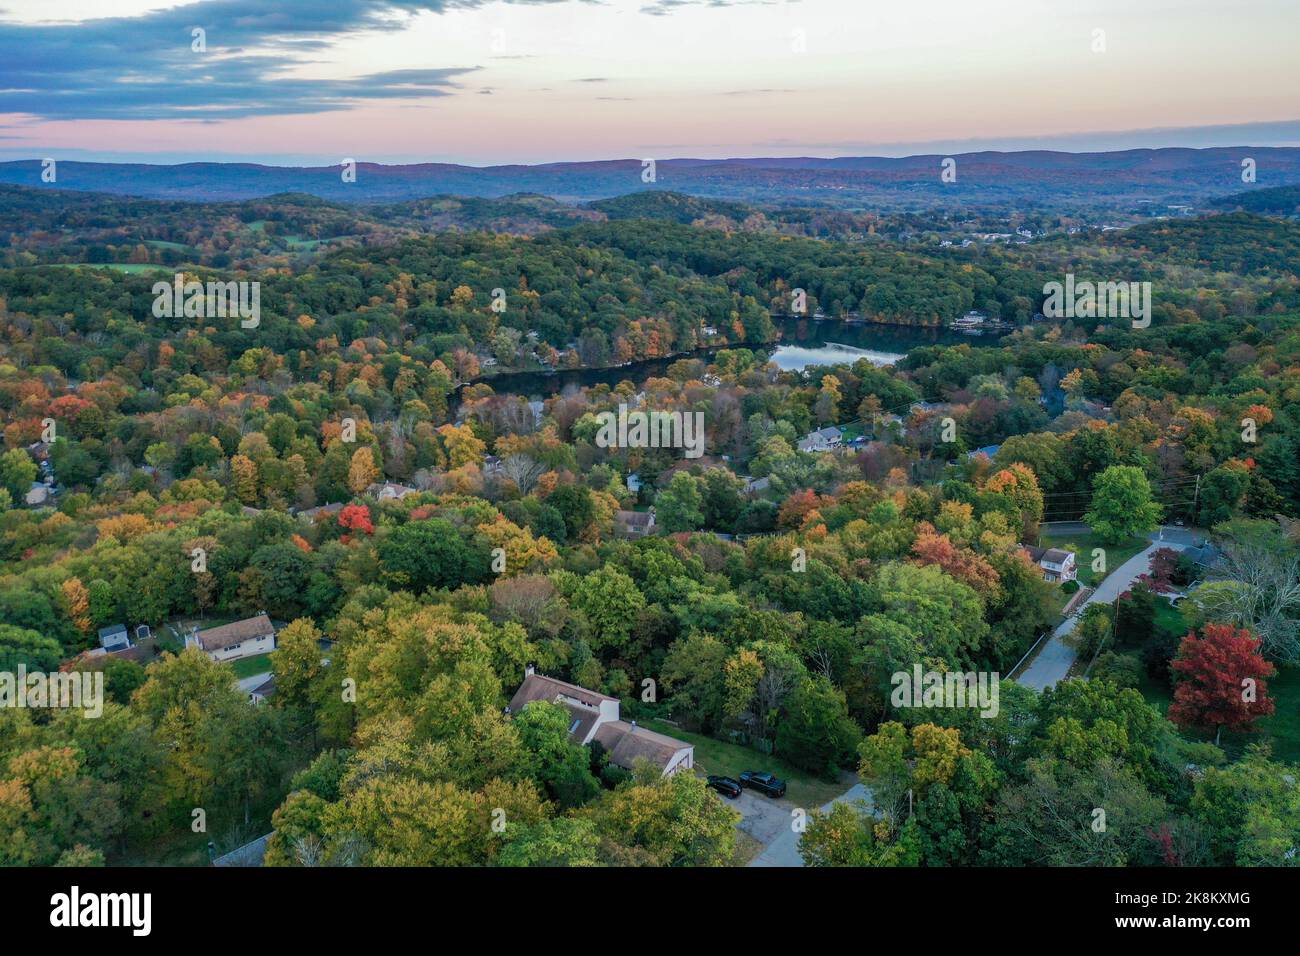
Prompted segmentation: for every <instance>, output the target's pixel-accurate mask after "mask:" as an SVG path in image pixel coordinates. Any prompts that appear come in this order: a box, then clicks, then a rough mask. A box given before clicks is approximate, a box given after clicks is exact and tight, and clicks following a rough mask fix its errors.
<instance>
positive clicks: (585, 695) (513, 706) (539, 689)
mask: <svg viewBox="0 0 1300 956" xmlns="http://www.w3.org/2000/svg"><path fill="white" fill-rule="evenodd" d="M557 697H568V698H570V699H572V700H576V701H581V702H582V703H584V704H586V705H588V706H589V707H599V706H600V705H601V702H602V701H609V700H613V701H616V700H618V698H616V697H607V696H606V695H604V694H598V693H596V691H594V690H587V688H585V687H579V686H578V685H577V684H570V683H569V682H568V681H562V680H557V679H555V678H554V677H546V676H544V675H542V674H529V675H528V676H527V677H525V678H524V682H523V683H522V684H520V685H519V689H518V690H517V691H515V696H514V697H512V698H510V713H512V714H517V713H519V711H521V710H523V709H524V707H525V706H526V705H527V704H530V703H532V702H533V701H535V700H545V701H549V702H550V703H554V702H555V699H556V698H557Z"/></svg>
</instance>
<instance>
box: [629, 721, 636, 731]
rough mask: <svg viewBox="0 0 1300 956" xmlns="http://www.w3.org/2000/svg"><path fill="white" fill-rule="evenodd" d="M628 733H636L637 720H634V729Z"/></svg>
mask: <svg viewBox="0 0 1300 956" xmlns="http://www.w3.org/2000/svg"><path fill="white" fill-rule="evenodd" d="M628 733H629V734H634V733H636V721H635V720H634V721H632V729H631V730H629V731H628Z"/></svg>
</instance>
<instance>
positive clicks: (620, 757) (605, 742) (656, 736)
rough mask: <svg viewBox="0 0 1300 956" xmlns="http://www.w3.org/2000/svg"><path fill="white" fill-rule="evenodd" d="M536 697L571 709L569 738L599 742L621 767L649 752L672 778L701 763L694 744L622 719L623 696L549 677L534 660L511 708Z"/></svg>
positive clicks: (628, 767) (519, 707)
mask: <svg viewBox="0 0 1300 956" xmlns="http://www.w3.org/2000/svg"><path fill="white" fill-rule="evenodd" d="M535 700H544V701H547V702H549V703H552V704H558V705H559V706H561V707H563V708H565V709H566V710H567V711H568V712H569V716H570V718H571V720H570V722H569V739H570V740H572V741H573V742H574V743H576V744H583V745H588V744H591V743H599V744H600V745H601V746H602V747H603V748H604V749H605V753H606V754H607V755H608V757H609V762H610V763H612V764H614V765H615V766H616V767H622V768H623V769H624V770H631V769H632V765H633V763H634V762H635V761H636V760H637V758H639V757H644V758H645V759H646V760H648V761H650V763H652V764H653V765H654V766H656V767H658V768H659V769H660V771H661V772H662V774H663V775H664V776H665V777H667V776H671V775H672V774H675V773H677V772H678V771H679V770H690V769H691V768H692V767H694V766H695V748H694V747H693V746H691V745H690V744H688V743H685V742H684V741H681V740H677V739H676V738H674V737H669V736H667V735H666V734H660V733H656V732H655V731H653V730H647V729H646V728H644V727H638V726H637V724H636V721H635V720H634V721H631V722H628V721H625V720H621V719H619V703H618V698H617V697H609V696H608V695H606V694H600V693H597V692H596V691H594V690H587V689H586V688H585V687H579V686H578V685H577V684H570V683H568V682H567V681H562V680H557V679H555V678H554V677H546V676H545V675H543V674H539V673H537V671H536V670H535V669H534V668H533V666H532V665H531V664H529V665H528V667H526V668H525V669H524V682H523V683H522V684H520V685H519V690H517V691H515V696H514V697H512V698H510V706H508V707H507V708H506V713H507V714H517V713H519V711H521V710H523V709H524V707H526V706H527V705H528V704H530V703H532V702H533V701H535Z"/></svg>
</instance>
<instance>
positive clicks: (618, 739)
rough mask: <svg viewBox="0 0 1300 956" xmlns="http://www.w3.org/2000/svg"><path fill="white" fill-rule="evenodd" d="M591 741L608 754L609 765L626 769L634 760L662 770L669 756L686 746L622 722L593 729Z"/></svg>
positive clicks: (669, 760) (670, 758)
mask: <svg viewBox="0 0 1300 956" xmlns="http://www.w3.org/2000/svg"><path fill="white" fill-rule="evenodd" d="M594 739H595V740H597V741H599V742H600V745H601V746H602V747H604V748H605V752H606V753H607V754H609V761H610V763H613V764H616V765H617V766H620V767H624V768H626V769H629V770H630V769H631V768H632V763H633V761H635V760H636V759H637V758H638V757H644V758H646V759H647V760H649V761H650V762H651V763H652V764H654V765H655V766H657V767H661V768H662V767H666V766H668V764H669V763H670V762H671V761H672V759H673V756H674V755H676V754H677V753H679V752H681V751H682V750H684V749H685V748H687V747H689V746H690V744H688V743H685V742H684V741H681V740H678V739H677V738H675V737H669V736H668V735H666V734H660V733H656V732H655V731H653V730H646V729H645V728H644V727H638V726H636V725H635V724H629V723H628V722H627V721H625V720H611V721H609V722H607V723H604V724H601V725H600V726H599V727H598V728H596V736H595V738H594Z"/></svg>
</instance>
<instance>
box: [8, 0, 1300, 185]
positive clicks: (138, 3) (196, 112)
mask: <svg viewBox="0 0 1300 956" xmlns="http://www.w3.org/2000/svg"><path fill="white" fill-rule="evenodd" d="M196 29H201V30H202V31H203V34H202V40H203V42H202V43H201V44H200V43H199V42H198V41H197V40H196V39H195V33H194V31H195V30H196ZM1297 38H1300V0H1218V2H1206V0H911V2H892V3H881V2H879V0H797V2H787V0H517V2H505V0H385V2H374V0H284V2H274V0H271V2H258V0H202V2H183V3H166V2H160V0H0V159H16V158H27V159H30V158H43V157H46V156H54V157H57V158H64V159H82V160H100V161H141V162H183V161H191V160H200V159H202V160H219V161H233V160H242V161H251V162H265V163H272V164H283V165H333V164H337V163H338V162H340V161H341V160H342V159H343V158H356V159H358V160H364V161H368V162H382V163H408V162H457V163H466V164H470V165H492V164H502V163H538V162H560V161H571V160H593V159H615V158H647V157H650V158H657V159H668V158H675V157H688V156H689V157H701V158H721V157H727V156H796V155H799V156H849V155H881V156H900V155H909V154H915V153H934V152H965V151H971V150H976V149H1027V148H1033V149H1038V148H1050V149H1064V150H1069V151H1076V152H1083V151H1093V150H1110V149H1122V148H1130V147H1135V146H1216V145H1219V146H1244V145H1252V146H1281V145H1300V56H1297V55H1296V51H1297ZM195 47H202V48H201V49H195Z"/></svg>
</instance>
